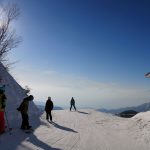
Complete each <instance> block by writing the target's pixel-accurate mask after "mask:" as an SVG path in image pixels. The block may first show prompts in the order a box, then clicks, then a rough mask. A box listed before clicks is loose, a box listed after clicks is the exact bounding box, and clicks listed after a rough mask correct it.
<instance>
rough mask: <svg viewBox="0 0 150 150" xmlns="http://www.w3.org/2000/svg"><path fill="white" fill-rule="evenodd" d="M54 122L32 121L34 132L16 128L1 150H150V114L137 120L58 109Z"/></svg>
mask: <svg viewBox="0 0 150 150" xmlns="http://www.w3.org/2000/svg"><path fill="white" fill-rule="evenodd" d="M52 114H53V121H54V123H50V122H48V121H47V120H46V119H45V113H43V114H42V115H41V116H40V118H38V117H34V118H30V122H31V123H32V125H33V126H34V128H35V130H34V132H33V133H30V134H26V133H24V132H23V131H21V130H20V129H19V126H18V124H19V123H21V121H20V122H17V123H16V128H14V129H13V130H12V131H11V132H12V135H9V132H7V133H5V134H3V135H0V150H149V149H150V112H146V113H140V114H138V115H136V116H135V117H133V118H130V119H127V118H120V117H117V116H113V115H111V114H105V113H101V112H97V111H94V110H91V109H82V110H79V111H77V112H75V111H72V112H70V111H69V110H55V111H53V112H52Z"/></svg>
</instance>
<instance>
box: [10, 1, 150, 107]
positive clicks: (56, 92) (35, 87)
mask: <svg viewBox="0 0 150 150" xmlns="http://www.w3.org/2000/svg"><path fill="white" fill-rule="evenodd" d="M17 2H18V4H19V7H20V8H21V16H20V18H19V20H18V21H17V22H16V23H15V25H14V27H15V29H16V31H17V33H18V35H21V36H22V39H23V42H22V43H21V44H20V46H19V47H18V48H17V49H15V50H13V51H12V52H11V54H10V56H9V57H10V60H11V61H16V60H17V61H18V63H16V64H15V68H13V69H12V74H13V75H14V76H15V78H16V79H17V81H18V82H19V83H20V84H21V85H22V86H25V85H28V86H29V87H30V88H31V89H32V90H31V93H32V94H33V95H34V96H35V100H36V101H39V100H43V101H45V100H46V99H47V97H48V96H51V97H52V100H53V101H54V103H55V104H56V105H59V106H62V107H66V106H68V105H69V100H70V99H71V97H72V96H74V97H75V99H76V103H77V106H78V107H84V106H85V107H94V108H100V107H105V108H117V107H124V106H132V105H138V104H141V103H144V102H149V101H150V80H149V79H146V78H144V74H145V73H147V72H148V71H150V63H149V56H150V43H149V41H150V28H149V27H150V2H149V1H148V0H144V1H141V0H136V1H135V0H126V1H124V0H38V1H37V0H26V1H24V0H18V1H17Z"/></svg>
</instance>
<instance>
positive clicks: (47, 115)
mask: <svg viewBox="0 0 150 150" xmlns="http://www.w3.org/2000/svg"><path fill="white" fill-rule="evenodd" d="M49 117H50V121H52V112H51V111H48V112H46V119H47V120H49Z"/></svg>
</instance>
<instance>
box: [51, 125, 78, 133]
mask: <svg viewBox="0 0 150 150" xmlns="http://www.w3.org/2000/svg"><path fill="white" fill-rule="evenodd" d="M50 123H51V122H50ZM51 124H53V125H54V127H56V128H58V129H61V130H65V131H69V132H74V133H78V132H77V131H75V130H73V129H71V128H68V127H64V126H61V125H59V124H57V123H55V122H52V123H51Z"/></svg>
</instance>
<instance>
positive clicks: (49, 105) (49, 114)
mask: <svg viewBox="0 0 150 150" xmlns="http://www.w3.org/2000/svg"><path fill="white" fill-rule="evenodd" d="M53 107H54V106H53V102H52V100H51V97H48V100H47V101H46V104H45V111H46V119H47V120H49V117H50V121H51V122H52V112H51V111H52V110H53Z"/></svg>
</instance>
